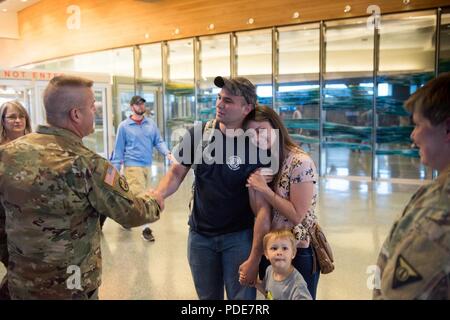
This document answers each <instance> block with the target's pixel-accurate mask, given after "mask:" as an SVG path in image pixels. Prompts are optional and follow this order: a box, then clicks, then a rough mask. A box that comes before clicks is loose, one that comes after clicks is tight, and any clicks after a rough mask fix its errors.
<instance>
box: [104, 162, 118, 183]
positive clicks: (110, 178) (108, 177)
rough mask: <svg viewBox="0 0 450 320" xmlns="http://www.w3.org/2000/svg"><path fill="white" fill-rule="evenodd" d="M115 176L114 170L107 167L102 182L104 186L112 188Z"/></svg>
mask: <svg viewBox="0 0 450 320" xmlns="http://www.w3.org/2000/svg"><path fill="white" fill-rule="evenodd" d="M116 174H117V171H116V169H115V168H114V167H113V166H111V165H108V168H107V169H106V174H105V179H103V181H104V182H105V183H106V184H109V185H110V186H111V187H113V186H114V179H115V178H116Z"/></svg>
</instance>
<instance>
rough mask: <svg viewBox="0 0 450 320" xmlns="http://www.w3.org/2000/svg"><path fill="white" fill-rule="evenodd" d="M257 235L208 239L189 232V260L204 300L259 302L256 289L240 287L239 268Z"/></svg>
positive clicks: (249, 232)
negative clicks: (224, 292)
mask: <svg viewBox="0 0 450 320" xmlns="http://www.w3.org/2000/svg"><path fill="white" fill-rule="evenodd" d="M252 239H253V231H252V230H251V229H247V230H244V231H238V232H232V233H227V234H223V235H219V236H213V237H206V236H203V235H201V234H199V233H197V232H195V231H193V230H192V229H191V230H189V238H188V260H189V265H190V267H191V273H192V278H193V279H194V285H195V290H196V291H197V295H198V297H199V299H200V300H223V299H224V294H223V291H224V290H223V288H224V285H225V290H226V292H227V298H228V299H229V300H255V299H256V289H255V288H250V287H245V286H241V285H240V284H239V266H240V265H241V264H242V263H243V262H244V261H245V260H247V258H248V256H249V255H250V251H251V248H252Z"/></svg>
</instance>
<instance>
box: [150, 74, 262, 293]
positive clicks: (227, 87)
mask: <svg viewBox="0 0 450 320" xmlns="http://www.w3.org/2000/svg"><path fill="white" fill-rule="evenodd" d="M214 84H215V85H216V86H217V87H219V88H221V91H220V92H219V94H218V96H217V101H216V117H215V119H214V120H210V121H208V123H206V124H204V125H203V126H200V128H199V127H198V126H194V127H193V128H192V129H190V130H189V131H188V132H187V133H186V135H185V136H184V137H183V139H182V141H181V143H180V145H179V146H178V147H177V151H176V152H175V151H174V156H175V157H176V158H177V160H178V161H177V163H174V164H172V166H171V167H170V169H169V171H168V173H167V174H166V175H165V176H164V177H163V178H162V180H161V181H160V183H159V185H158V187H157V189H156V190H155V194H157V195H158V196H162V197H163V198H167V197H168V196H170V195H171V194H173V193H174V192H175V191H176V190H177V189H178V187H179V186H180V184H181V182H182V181H183V180H184V178H185V176H186V174H187V173H188V171H189V169H190V168H191V167H192V168H193V169H194V173H195V184H194V195H193V206H192V211H191V215H190V216H189V228H190V229H189V238H188V260H189V265H190V267H191V273H192V277H193V280H194V284H195V288H196V291H197V294H198V296H199V298H200V299H202V300H205V299H215V300H220V299H223V298H224V286H225V290H226V293H227V298H228V299H230V300H235V299H246V300H251V299H255V298H256V291H255V288H254V287H250V286H247V285H252V284H253V282H254V280H255V279H256V277H257V271H258V265H259V262H260V259H261V255H262V238H263V236H264V235H265V233H267V232H268V230H269V227H270V207H269V206H268V204H267V203H266V202H265V201H264V199H263V198H262V197H260V196H259V195H258V194H257V193H256V192H253V191H249V189H247V188H246V180H247V178H248V177H249V176H250V174H251V173H253V172H254V171H255V170H257V169H258V168H260V167H262V166H263V165H262V164H261V163H260V162H259V160H258V161H255V162H256V163H250V161H249V157H248V154H249V153H250V151H249V149H250V147H249V145H248V144H246V143H245V141H244V143H242V145H243V146H245V147H244V148H243V149H245V150H241V151H242V153H240V152H239V151H236V150H234V151H233V148H229V149H227V147H228V146H229V145H231V144H234V143H236V144H237V145H239V143H240V142H243V139H245V137H244V136H245V135H243V134H242V130H240V129H241V128H242V124H243V120H244V118H245V117H246V116H247V114H248V113H250V111H252V110H253V109H254V108H255V105H256V103H257V96H256V88H255V86H254V85H253V84H252V83H251V82H250V81H249V80H248V79H246V78H243V77H235V78H224V77H216V78H215V79H214ZM194 132H203V139H197V140H200V141H202V140H203V141H205V137H207V136H209V135H210V133H212V132H213V133H214V134H213V136H214V146H215V148H216V149H214V150H215V155H214V158H215V159H213V160H214V161H213V162H211V161H209V160H208V159H206V158H205V157H200V158H201V159H199V160H201V161H197V160H196V159H197V157H196V156H197V155H198V154H200V155H202V154H204V151H207V148H208V146H205V145H203V144H200V143H199V142H200V141H199V142H197V141H196V139H195V138H194V135H196V134H194ZM212 143H213V142H212V141H211V146H212ZM236 144H234V145H236ZM199 146H200V148H198V147H199ZM202 148H203V149H202ZM221 148H222V149H221ZM198 149H199V150H200V151H201V152H196V150H198ZM236 149H239V148H236ZM223 150H227V154H226V155H224V154H222V153H221V152H220V151H223ZM228 151H230V153H228ZM233 152H234V153H233ZM182 153H183V155H181V154H182ZM186 154H188V156H186V157H185V155H186ZM217 154H221V156H217ZM241 154H245V156H244V157H241V156H240V155H241ZM180 156H181V157H182V159H180ZM211 156H212V154H211ZM204 160H205V161H204ZM193 164H194V165H193ZM252 209H254V210H252ZM255 215H256V219H255ZM239 272H241V273H242V274H245V275H246V276H245V279H248V280H245V282H243V283H242V284H241V283H239Z"/></svg>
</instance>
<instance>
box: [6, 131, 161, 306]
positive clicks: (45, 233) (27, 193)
mask: <svg viewBox="0 0 450 320" xmlns="http://www.w3.org/2000/svg"><path fill="white" fill-rule="evenodd" d="M0 201H1V205H0V258H1V259H2V262H4V263H5V265H7V276H8V283H9V290H10V294H11V297H12V298H13V299H86V298H87V293H89V292H91V291H93V290H95V289H97V288H98V287H99V286H100V276H101V253H100V228H99V214H104V215H106V216H108V217H110V218H112V219H114V220H115V221H116V222H118V223H120V224H121V225H123V226H125V227H135V226H139V225H142V224H144V223H149V222H153V221H156V220H157V219H159V213H160V208H159V206H158V204H157V203H156V201H155V200H154V199H152V198H151V197H150V196H148V195H145V194H142V195H140V196H139V197H135V196H134V195H133V194H132V193H131V192H130V191H129V187H128V184H127V182H126V180H125V178H123V177H121V176H120V175H119V173H118V172H117V171H116V169H115V168H114V167H113V166H112V165H111V164H110V163H109V162H108V161H107V160H105V159H103V158H102V157H100V156H99V155H97V154H96V153H94V152H93V151H91V150H89V149H88V148H86V147H85V146H84V145H83V143H82V140H81V139H80V138H79V137H78V136H76V135H75V134H74V133H72V132H71V131H68V130H65V129H60V128H55V127H48V126H39V128H38V130H37V133H31V134H28V135H26V136H23V137H21V138H19V139H16V140H14V141H12V142H11V143H9V144H7V145H6V146H2V147H0ZM6 236H7V240H6ZM6 245H7V247H6ZM6 250H7V251H6ZM8 254H9V257H8ZM77 270H78V279H79V280H78V282H77V280H76V276H77Z"/></svg>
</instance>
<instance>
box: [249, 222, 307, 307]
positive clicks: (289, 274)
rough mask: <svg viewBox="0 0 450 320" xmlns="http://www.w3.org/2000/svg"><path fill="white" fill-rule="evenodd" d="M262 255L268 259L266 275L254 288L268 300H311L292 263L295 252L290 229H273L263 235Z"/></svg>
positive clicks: (303, 281) (301, 278) (300, 276)
mask: <svg viewBox="0 0 450 320" xmlns="http://www.w3.org/2000/svg"><path fill="white" fill-rule="evenodd" d="M263 247H264V255H265V256H266V258H267V260H269V261H270V264H271V265H270V266H269V267H267V269H266V275H265V277H264V279H263V281H262V282H259V283H257V284H256V285H255V286H256V288H257V289H258V290H259V291H260V292H261V293H263V294H264V296H265V297H266V299H268V300H312V297H311V295H310V293H309V291H308V287H307V285H306V282H305V280H304V279H303V277H302V275H301V274H300V272H298V271H297V269H295V268H294V266H293V265H292V259H293V258H294V257H295V254H296V253H297V247H296V240H295V237H294V235H293V234H292V232H291V231H290V230H274V231H271V232H269V233H268V234H266V235H265V236H264V239H263Z"/></svg>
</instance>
